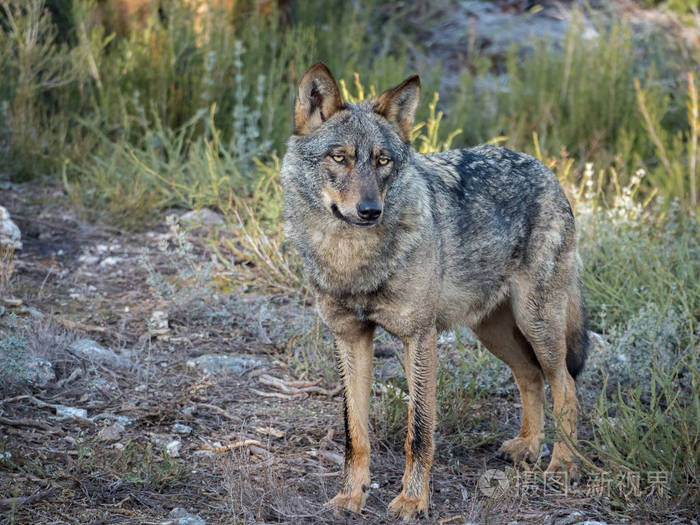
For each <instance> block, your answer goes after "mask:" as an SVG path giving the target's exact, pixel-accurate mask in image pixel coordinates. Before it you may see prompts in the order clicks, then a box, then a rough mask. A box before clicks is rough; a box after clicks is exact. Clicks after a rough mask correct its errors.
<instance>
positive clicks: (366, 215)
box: [357, 201, 382, 221]
mask: <svg viewBox="0 0 700 525" xmlns="http://www.w3.org/2000/svg"><path fill="white" fill-rule="evenodd" d="M381 214H382V205H381V204H380V203H379V201H362V202H361V203H360V204H358V205H357V216H358V217H360V219H363V220H365V221H376V220H377V219H378V218H379V216H380V215H381Z"/></svg>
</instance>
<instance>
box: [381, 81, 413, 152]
mask: <svg viewBox="0 0 700 525" xmlns="http://www.w3.org/2000/svg"><path fill="white" fill-rule="evenodd" d="M419 99H420V78H419V77H418V75H413V76H412V77H408V78H407V79H406V80H404V81H403V82H401V84H399V85H398V86H396V87H394V88H391V89H387V90H386V91H385V92H384V93H382V94H381V95H379V98H377V101H376V102H375V104H374V111H375V112H377V113H379V114H380V115H382V116H383V117H384V118H385V119H387V120H388V121H389V122H391V123H392V124H394V126H395V127H396V129H397V130H398V132H399V134H400V135H401V138H402V139H403V140H404V142H409V141H410V140H411V138H410V137H411V130H412V129H413V117H414V116H415V114H416V108H417V107H418V100H419Z"/></svg>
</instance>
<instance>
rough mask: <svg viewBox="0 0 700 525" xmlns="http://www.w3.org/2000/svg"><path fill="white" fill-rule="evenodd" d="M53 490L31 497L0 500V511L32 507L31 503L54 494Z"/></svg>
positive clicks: (43, 491)
mask: <svg viewBox="0 0 700 525" xmlns="http://www.w3.org/2000/svg"><path fill="white" fill-rule="evenodd" d="M55 490H56V489H55V488H53V487H52V488H50V489H46V490H40V491H39V492H35V493H34V494H32V495H31V496H18V497H16V498H4V499H0V509H3V510H5V509H18V508H20V507H24V506H26V505H32V504H33V503H36V502H37V501H39V500H42V499H44V498H46V497H48V496H50V495H51V494H52V493H53V492H55Z"/></svg>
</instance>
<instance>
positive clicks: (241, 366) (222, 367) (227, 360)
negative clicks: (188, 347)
mask: <svg viewBox="0 0 700 525" xmlns="http://www.w3.org/2000/svg"><path fill="white" fill-rule="evenodd" d="M261 365H263V362H262V361H259V360H257V359H251V358H249V357H239V356H234V355H219V354H206V355H202V356H199V357H197V358H195V359H190V360H189V361H187V366H188V367H189V368H199V369H200V370H201V371H202V372H204V373H205V374H218V373H222V372H234V373H236V374H242V373H244V372H247V371H248V370H250V369H252V368H255V367H258V366H261Z"/></svg>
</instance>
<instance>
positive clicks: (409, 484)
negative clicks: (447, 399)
mask: <svg viewBox="0 0 700 525" xmlns="http://www.w3.org/2000/svg"><path fill="white" fill-rule="evenodd" d="M404 355H405V360H406V379H407V380H408V395H409V400H408V435H407V436H406V444H405V450H406V471H405V472H404V475H403V489H402V490H401V494H399V495H398V496H397V497H396V498H394V500H393V501H392V502H391V503H390V504H389V508H390V509H391V511H392V512H393V513H394V514H396V515H398V516H400V517H401V518H403V519H404V520H409V519H411V518H412V517H415V516H416V515H419V514H421V513H425V512H427V511H428V499H429V498H428V496H429V488H430V468H431V467H432V464H433V433H434V430H435V428H434V427H435V387H436V382H437V332H436V329H435V326H431V327H429V328H426V329H425V330H422V331H421V332H419V333H418V334H416V335H415V336H413V337H410V338H406V339H405V340H404Z"/></svg>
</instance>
